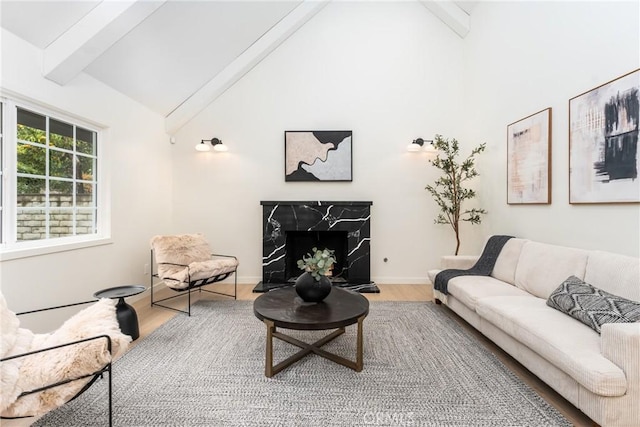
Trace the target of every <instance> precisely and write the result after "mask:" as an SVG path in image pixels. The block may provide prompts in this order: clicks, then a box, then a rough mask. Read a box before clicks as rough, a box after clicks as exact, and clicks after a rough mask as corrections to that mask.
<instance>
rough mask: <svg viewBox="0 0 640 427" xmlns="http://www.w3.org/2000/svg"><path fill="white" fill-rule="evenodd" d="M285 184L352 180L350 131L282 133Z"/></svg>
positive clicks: (296, 131) (289, 131)
mask: <svg viewBox="0 0 640 427" xmlns="http://www.w3.org/2000/svg"><path fill="white" fill-rule="evenodd" d="M284 159H285V160H284V165H285V166H284V167H285V173H284V178H285V182H351V181H353V132H352V131H350V130H314V131H302V130H288V131H285V132H284Z"/></svg>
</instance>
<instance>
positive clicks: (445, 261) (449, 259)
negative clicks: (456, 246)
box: [440, 255, 480, 270]
mask: <svg viewBox="0 0 640 427" xmlns="http://www.w3.org/2000/svg"><path fill="white" fill-rule="evenodd" d="M478 258H480V256H479V255H445V256H443V257H442V258H440V267H441V268H442V269H443V270H446V269H448V268H457V269H460V270H466V269H468V268H471V267H473V266H474V264H475V263H476V261H478Z"/></svg>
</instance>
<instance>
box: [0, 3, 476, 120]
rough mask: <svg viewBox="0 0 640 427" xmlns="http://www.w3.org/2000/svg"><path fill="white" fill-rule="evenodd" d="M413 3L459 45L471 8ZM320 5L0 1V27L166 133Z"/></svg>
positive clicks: (56, 75)
mask: <svg viewBox="0 0 640 427" xmlns="http://www.w3.org/2000/svg"><path fill="white" fill-rule="evenodd" d="M420 2H421V3H422V4H423V5H424V6H425V7H426V8H427V9H428V10H430V11H431V12H432V13H433V14H434V15H436V16H437V17H438V18H440V19H441V20H442V22H444V23H445V24H447V25H448V26H449V27H450V28H451V29H452V30H453V31H455V32H456V33H457V34H459V35H460V36H461V37H464V36H465V35H466V34H467V32H468V31H469V15H470V13H471V11H472V9H473V7H474V6H475V4H476V3H477V1H455V2H454V1H449V0H447V1H427V0H420ZM327 3H328V1H326V0H313V1H310V0H283V1H279V0H268V1H264V0H262V1H260V0H257V1H239V0H228V1H219V0H211V1H202V0H200V1H194V0H167V1H160V0H137V1H135V0H134V1H109V0H107V1H92V0H85V1H78V0H76V1H55V0H48V1H24V0H21V1H18V0H0V25H1V26H2V27H3V28H4V29H6V30H8V31H10V32H12V33H14V34H15V35H17V36H18V37H20V38H22V39H24V40H26V41H27V42H29V43H31V44H33V45H35V46H36V47H38V48H40V49H42V50H43V52H44V54H43V67H42V68H43V74H44V76H45V77H46V78H48V79H50V80H53V81H55V82H56V83H58V84H62V85H64V84H67V83H68V82H69V81H71V80H72V79H73V78H74V77H75V76H76V75H77V74H79V73H80V72H85V73H87V74H89V75H91V76H92V77H94V78H95V79H97V80H99V81H101V82H103V83H104V84H106V85H108V86H111V87H112V88H114V89H116V90H118V91H119V92H121V93H123V94H125V95H126V96H128V97H130V98H132V99H134V100H136V101H138V102H140V103H141V104H143V105H145V106H146V107H148V108H149V109H151V110H153V111H155V112H157V113H159V114H161V115H162V116H164V117H165V118H166V128H167V131H168V132H169V133H173V132H175V131H176V130H177V129H179V128H180V127H182V126H183V125H184V124H185V123H186V122H187V121H189V120H190V119H191V118H192V117H193V116H194V115H196V114H197V113H198V112H199V111H201V110H202V109H203V108H204V107H206V106H207V105H208V104H209V103H211V102H212V101H213V100H215V99H216V98H217V97H218V96H219V95H220V94H222V93H223V92H224V91H225V90H226V89H227V88H229V87H230V86H231V85H232V84H233V83H235V81H237V80H238V79H239V78H241V77H242V76H243V75H244V74H245V73H246V72H248V71H249V70H250V69H251V68H253V67H254V66H255V65H256V64H257V63H258V62H260V61H261V60H262V59H264V58H265V57H266V56H267V55H268V54H269V53H270V52H271V51H273V49H275V48H276V47H277V46H278V45H279V44H280V43H282V42H283V41H284V40H285V39H286V38H287V37H289V36H290V35H291V34H293V33H294V32H295V31H296V30H297V29H298V28H300V27H301V26H302V25H304V23H305V22H307V21H308V20H309V19H311V18H312V17H313V16H314V15H315V14H316V13H317V12H319V11H320V10H321V9H322V8H323V7H324V6H325V5H326V4H327Z"/></svg>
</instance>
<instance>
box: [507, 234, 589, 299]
mask: <svg viewBox="0 0 640 427" xmlns="http://www.w3.org/2000/svg"><path fill="white" fill-rule="evenodd" d="M588 254H589V253H588V252H587V251H585V250H582V249H574V248H567V247H563V246H556V245H548V244H545V243H538V242H527V243H526V244H525V245H524V246H523V247H522V252H521V253H520V259H519V261H518V266H517V267H516V282H515V284H516V286H517V287H519V288H520V289H524V290H525V291H527V292H529V293H530V294H533V295H535V296H537V297H538V298H543V299H545V300H546V299H547V298H549V295H551V292H553V291H554V290H555V289H556V288H557V287H558V284H559V283H562V281H563V280H564V279H566V278H567V277H569V276H576V277H578V278H579V279H584V272H585V268H586V265H587V258H588Z"/></svg>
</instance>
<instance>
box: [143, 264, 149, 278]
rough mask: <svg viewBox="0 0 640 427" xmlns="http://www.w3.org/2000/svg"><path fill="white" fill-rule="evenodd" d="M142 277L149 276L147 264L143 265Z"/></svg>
mask: <svg viewBox="0 0 640 427" xmlns="http://www.w3.org/2000/svg"><path fill="white" fill-rule="evenodd" d="M144 275H145V276H148V275H149V264H145V265H144Z"/></svg>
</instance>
